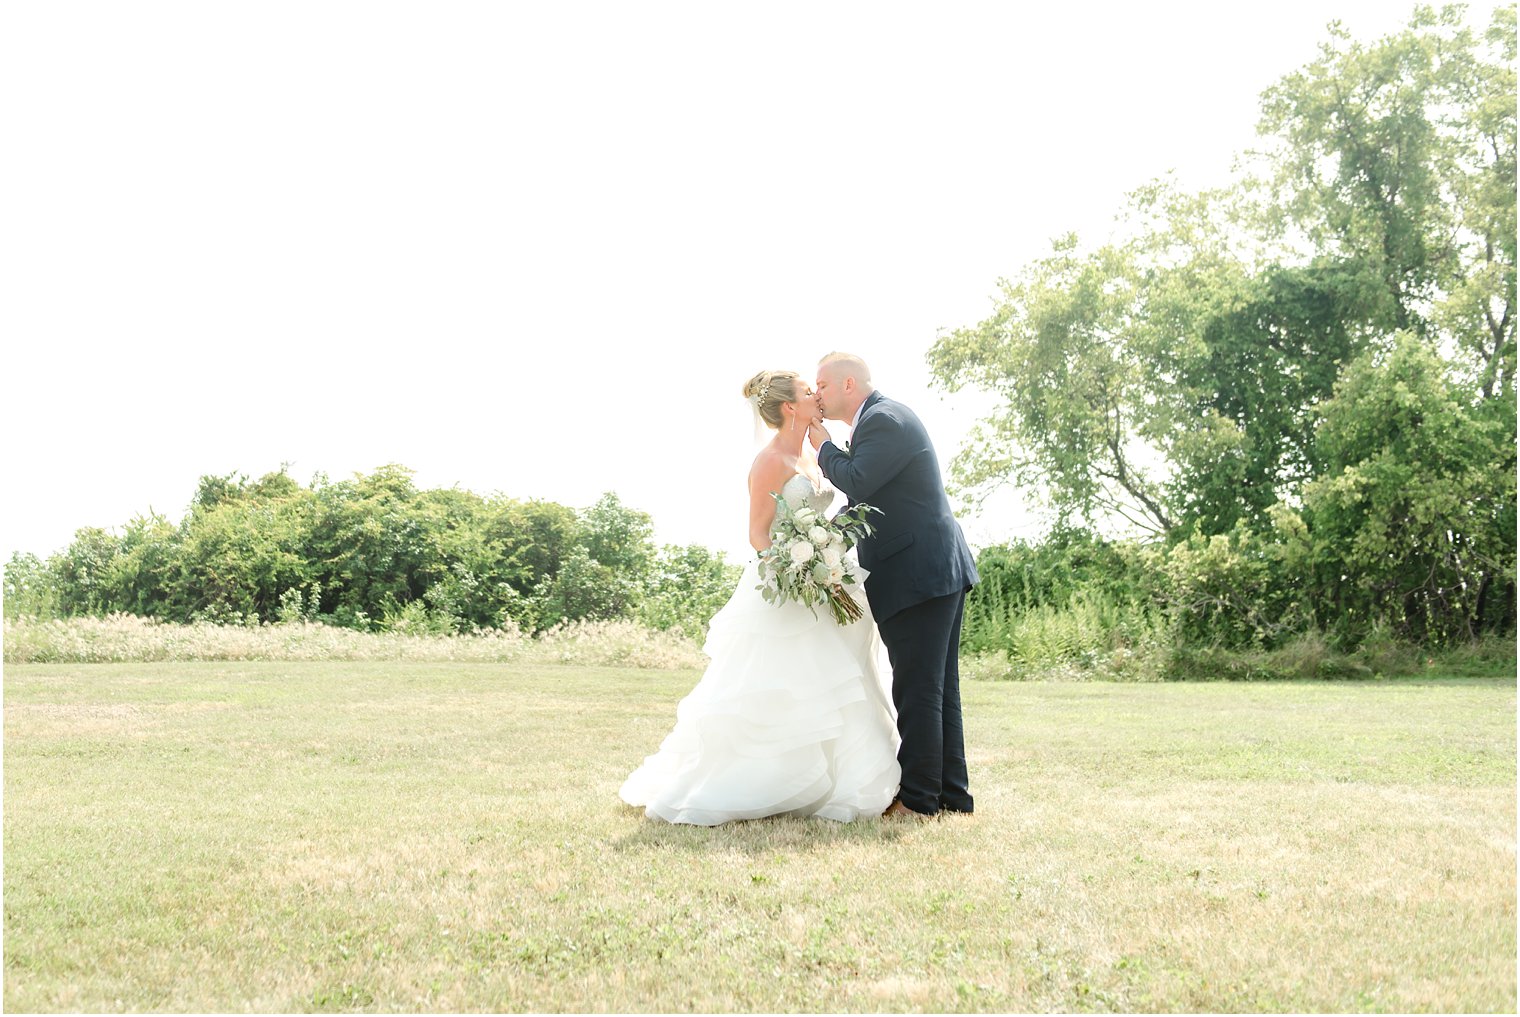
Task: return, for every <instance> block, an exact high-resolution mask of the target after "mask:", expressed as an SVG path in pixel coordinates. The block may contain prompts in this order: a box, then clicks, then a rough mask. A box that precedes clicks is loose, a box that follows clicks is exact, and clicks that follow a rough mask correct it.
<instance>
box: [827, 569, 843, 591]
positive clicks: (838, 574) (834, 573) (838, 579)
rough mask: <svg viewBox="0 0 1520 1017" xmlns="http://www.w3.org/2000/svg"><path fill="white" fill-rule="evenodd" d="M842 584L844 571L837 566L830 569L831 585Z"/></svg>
mask: <svg viewBox="0 0 1520 1017" xmlns="http://www.w3.org/2000/svg"><path fill="white" fill-rule="evenodd" d="M842 582H844V569H842V568H840V567H839V566H837V565H836V566H835V567H833V568H831V569H829V585H830V586H838V585H839V584H840V583H842Z"/></svg>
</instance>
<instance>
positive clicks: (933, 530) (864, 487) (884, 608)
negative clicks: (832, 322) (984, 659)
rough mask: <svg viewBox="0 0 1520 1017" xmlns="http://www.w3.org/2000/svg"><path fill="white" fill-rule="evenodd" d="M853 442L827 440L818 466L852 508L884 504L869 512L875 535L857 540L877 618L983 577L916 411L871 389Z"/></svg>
mask: <svg viewBox="0 0 1520 1017" xmlns="http://www.w3.org/2000/svg"><path fill="white" fill-rule="evenodd" d="M849 445H850V450H849V451H848V452H845V451H843V450H842V449H840V448H839V447H838V446H836V445H835V444H834V443H833V442H832V441H826V442H824V443H823V446H822V447H821V448H820V449H819V450H818V466H819V468H820V469H822V470H823V475H824V476H825V477H828V478H829V482H830V483H831V484H833V485H834V486H835V487H837V488H839V490H841V491H843V492H844V493H845V495H846V497H848V498H849V502H850V504H851V505H856V504H859V503H860V502H865V503H867V504H869V505H874V506H875V507H877V508H879V509H881V514H880V515H876V514H874V513H873V514H871V515H869V516H868V517H867V518H868V519H869V521H870V523H871V525H873V526H875V527H876V532H875V533H873V534H871V535H870V536H869V537H865V538H864V539H862V540H861V541H860V543H859V544H857V545H856V547H857V549H858V552H859V555H860V564H861V566H862V567H863V568H865V569H866V570H867V571H868V572H870V573H871V575H870V577H869V578H867V579H866V597H867V599H868V600H870V602H871V613H872V614H874V615H875V616H876V620H877V621H878V622H880V621H883V620H885V619H887V618H890V617H892V615H894V614H896V613H897V612H899V611H901V610H903V608H907V607H912V606H913V605H914V604H921V603H923V602H924V601H926V600H932V599H933V598H935V597H943V596H947V595H948V594H951V593H963V592H965V591H966V590H969V589H970V588H971V587H972V585H974V584H975V583H976V581H977V579H978V576H977V573H976V561H975V559H973V558H972V556H971V548H969V547H968V546H966V537H965V534H963V533H962V532H961V527H960V524H959V523H957V522H956V521H955V516H953V515H951V513H950V500H949V499H948V498H946V497H945V484H944V481H943V480H942V479H941V478H940V472H939V458H938V457H937V456H936V455H935V454H934V446H933V445H932V444H930V442H929V434H928V432H927V431H925V430H924V425H923V424H922V423H921V422H920V421H919V419H918V416H917V414H915V413H914V412H913V411H912V410H910V409H908V408H907V407H906V406H904V405H903V404H902V403H900V402H898V401H897V400H895V399H888V398H887V397H886V396H884V395H882V394H881V393H880V392H872V393H871V395H870V396H869V397H867V399H866V401H865V404H864V406H863V407H862V408H861V411H860V420H859V421H858V422H857V423H856V425H855V431H854V433H853V434H851V435H850V441H849Z"/></svg>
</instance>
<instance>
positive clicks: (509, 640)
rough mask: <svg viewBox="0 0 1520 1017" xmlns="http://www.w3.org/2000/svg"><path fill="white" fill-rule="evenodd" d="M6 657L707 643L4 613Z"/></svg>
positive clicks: (654, 663) (677, 659) (75, 659)
mask: <svg viewBox="0 0 1520 1017" xmlns="http://www.w3.org/2000/svg"><path fill="white" fill-rule="evenodd" d="M4 658H5V662H6V663H8V664H58V663H77V664H92V663H108V662H142V661H170V660H209V661H215V660H410V661H477V662H487V663H489V662H496V663H557V664H576V665H580V666H593V667H642V668H657V669H685V668H692V669H700V668H702V667H705V666H706V664H707V658H706V657H705V656H704V655H703V654H702V650H701V647H700V646H699V645H698V644H697V643H696V642H695V641H694V640H692V639H691V638H689V637H687V636H685V635H682V634H681V633H679V632H675V631H670V632H660V631H656V630H654V629H650V628H647V627H645V626H642V625H639V624H637V623H635V622H630V621H599V622H584V621H583V622H573V623H569V624H564V625H556V626H555V627H554V628H551V629H549V630H547V631H545V632H542V633H539V634H538V635H536V636H529V635H527V634H525V633H523V632H521V631H519V630H517V629H515V628H509V629H492V630H485V631H481V632H477V633H474V634H470V635H444V634H426V633H408V632H400V631H389V632H359V631H356V630H354V629H345V628H337V627H335V626H331V625H321V624H317V623H315V622H308V621H300V622H280V623H277V624H264V625H218V624H214V623H212V622H195V623H193V624H189V625H180V624H175V623H172V622H161V621H157V620H155V619H152V618H142V617H138V616H136V615H129V614H113V615H110V616H107V617H104V618H90V617H76V618H59V619H53V620H49V621H38V620H35V619H28V618H15V619H10V618H8V619H6V621H5V651H4Z"/></svg>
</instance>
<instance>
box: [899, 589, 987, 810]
mask: <svg viewBox="0 0 1520 1017" xmlns="http://www.w3.org/2000/svg"><path fill="white" fill-rule="evenodd" d="M965 605H966V594H965V593H964V592H960V593H952V594H950V595H949V596H945V597H935V598H934V599H933V600H926V601H924V602H923V603H921V604H914V605H913V606H912V607H908V608H904V609H903V610H901V611H899V612H897V613H896V614H894V615H892V616H891V617H890V618H887V619H885V620H883V621H880V622H879V623H878V628H879V629H880V630H881V641H882V643H883V644H885V646H886V648H887V657H888V658H889V659H890V660H891V662H892V702H893V703H894V704H896V706H897V732H898V734H900V735H901V736H902V747H901V748H900V749H898V750H897V761H898V763H900V764H901V765H902V790H901V791H900V792H898V798H900V799H901V800H902V803H903V804H904V805H906V806H907V807H908V808H910V809H912V810H913V811H914V812H921V813H923V814H925V815H929V816H932V815H935V814H936V813H938V812H939V811H940V810H941V809H948V810H951V811H954V812H970V811H972V805H973V802H972V799H971V791H970V788H969V787H968V779H967V774H966V744H965V735H964V733H963V731H962V728H961V685H960V668H959V656H960V654H959V651H960V641H961V613H962V611H963V610H964V609H965Z"/></svg>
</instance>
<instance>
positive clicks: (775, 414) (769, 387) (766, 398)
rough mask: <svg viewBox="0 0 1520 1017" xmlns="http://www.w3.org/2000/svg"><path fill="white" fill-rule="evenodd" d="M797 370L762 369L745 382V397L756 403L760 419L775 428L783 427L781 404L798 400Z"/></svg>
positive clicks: (799, 378)
mask: <svg viewBox="0 0 1520 1017" xmlns="http://www.w3.org/2000/svg"><path fill="white" fill-rule="evenodd" d="M801 380H802V375H800V374H798V373H797V372H796V371H761V372H760V373H759V374H757V375H755V376H754V377H753V378H751V379H750V380H749V381H747V382H745V383H744V398H746V399H748V400H749V401H750V402H752V403H754V404H755V409H757V410H759V411H760V419H761V420H763V421H765V422H766V424H768V425H770V427H771V428H772V429H774V430H778V431H779V430H780V429H781V420H782V418H781V404H782V403H794V402H796V401H797V383H798V382H799V381H801Z"/></svg>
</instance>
